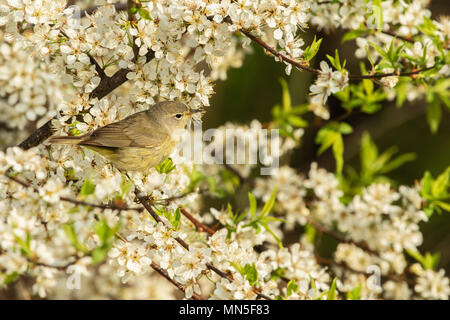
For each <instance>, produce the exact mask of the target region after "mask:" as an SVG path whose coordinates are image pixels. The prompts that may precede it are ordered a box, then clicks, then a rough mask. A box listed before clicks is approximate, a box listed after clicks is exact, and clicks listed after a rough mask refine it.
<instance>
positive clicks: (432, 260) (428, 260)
mask: <svg viewBox="0 0 450 320" xmlns="http://www.w3.org/2000/svg"><path fill="white" fill-rule="evenodd" d="M406 252H407V253H408V254H409V255H410V256H411V257H412V258H414V259H415V260H416V261H417V262H419V263H420V264H421V265H422V266H423V267H424V268H425V269H427V270H433V269H435V268H436V267H437V266H438V264H439V258H440V255H439V253H435V254H431V253H429V252H427V253H426V254H425V256H423V255H422V254H421V253H420V252H419V251H414V250H410V249H406Z"/></svg>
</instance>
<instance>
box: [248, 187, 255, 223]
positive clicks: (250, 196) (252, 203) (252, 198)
mask: <svg viewBox="0 0 450 320" xmlns="http://www.w3.org/2000/svg"><path fill="white" fill-rule="evenodd" d="M248 201H249V203H250V213H251V218H250V220H251V221H253V218H254V217H255V214H256V199H255V196H254V195H253V194H251V193H250V192H249V193H248Z"/></svg>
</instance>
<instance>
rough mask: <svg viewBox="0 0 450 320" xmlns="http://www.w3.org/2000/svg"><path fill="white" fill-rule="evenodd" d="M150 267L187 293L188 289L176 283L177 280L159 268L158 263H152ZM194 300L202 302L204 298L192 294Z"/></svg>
mask: <svg viewBox="0 0 450 320" xmlns="http://www.w3.org/2000/svg"><path fill="white" fill-rule="evenodd" d="M150 266H151V267H152V268H153V270H155V271H156V272H158V273H159V274H160V275H162V276H163V277H164V278H166V279H167V280H168V281H170V282H171V283H172V284H173V285H174V286H175V287H177V288H178V289H180V290H181V291H182V292H184V293H186V288H185V287H184V286H183V285H182V284H181V283H179V282H178V281H176V280H175V279H172V278H171V277H170V276H169V274H168V273H167V272H166V271H165V270H163V269H161V267H160V266H158V265H157V264H156V263H154V262H152V263H151V264H150ZM192 299H194V300H202V298H200V297H199V296H198V295H197V294H196V293H193V294H192Z"/></svg>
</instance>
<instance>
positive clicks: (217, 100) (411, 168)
mask: <svg viewBox="0 0 450 320" xmlns="http://www.w3.org/2000/svg"><path fill="white" fill-rule="evenodd" d="M430 9H431V10H432V12H433V18H438V17H439V16H440V15H449V14H450V3H449V2H448V0H434V1H432V2H431V5H430ZM344 32H345V31H343V30H336V31H335V32H334V33H333V34H328V35H327V34H322V33H320V32H317V30H314V29H309V30H308V31H307V32H306V33H305V35H304V39H305V43H307V44H309V43H310V42H311V41H312V38H313V37H314V35H316V36H317V37H318V38H324V39H323V42H322V48H321V50H320V51H319V53H318V54H317V56H316V58H315V60H313V61H312V62H311V64H312V65H315V67H317V65H318V63H319V62H320V61H321V60H325V59H326V57H325V55H326V54H331V55H333V53H334V50H335V48H338V49H339V52H340V56H341V59H342V60H343V59H344V58H346V59H347V65H348V68H349V69H350V71H351V72H352V73H359V61H358V60H356V59H355V58H354V50H355V48H356V45H355V43H354V41H349V42H346V43H344V44H341V41H340V40H341V36H342V34H343V33H344ZM323 44H326V45H323ZM253 51H254V53H253V54H251V55H248V56H247V57H246V58H245V61H244V64H243V66H242V68H239V69H231V70H229V72H228V79H227V80H226V81H218V82H217V83H216V85H215V91H216V92H217V93H216V94H215V95H214V97H213V99H212V101H211V108H213V109H214V112H207V113H206V115H205V117H204V124H203V126H204V129H207V128H211V127H217V126H220V125H222V124H224V123H225V122H228V121H231V122H234V123H248V122H249V121H250V120H252V119H258V120H259V121H261V122H268V121H270V120H271V108H272V107H273V106H274V105H275V104H277V103H279V102H281V85H280V83H279V78H280V77H284V78H285V79H286V80H287V81H288V83H289V89H290V93H291V99H292V103H293V105H297V104H301V103H304V102H306V97H307V94H308V88H309V85H310V84H311V81H312V80H313V77H312V76H311V74H308V73H305V72H299V71H296V70H294V69H293V71H292V73H291V75H290V76H289V77H287V76H286V74H285V73H284V65H283V64H280V63H277V62H275V61H274V59H273V58H272V57H269V56H267V55H265V54H264V52H263V50H262V49H261V48H260V47H257V46H253ZM329 105H330V111H331V117H332V118H333V117H336V116H339V115H340V114H341V113H343V109H342V108H340V107H339V102H338V101H337V100H336V99H333V98H331V99H330V100H329ZM443 109H445V107H444V108H443ZM448 111H449V110H448V109H445V110H443V117H442V122H441V125H440V127H439V131H438V132H437V133H436V134H432V133H431V132H430V130H429V127H428V124H427V122H426V115H425V112H426V102H425V101H424V100H416V101H414V102H412V103H405V105H403V107H402V108H397V107H396V106H395V102H394V103H390V102H386V103H385V104H384V105H383V109H382V110H381V111H379V112H378V113H376V114H375V115H363V114H359V115H354V116H351V117H350V118H348V120H346V121H347V122H348V123H349V124H351V125H352V126H353V128H354V132H353V133H352V134H351V135H348V136H346V137H345V153H344V158H345V162H346V164H349V165H352V166H354V167H358V164H359V148H360V137H361V133H362V132H364V131H368V132H369V133H370V135H371V137H372V139H373V140H374V141H375V143H376V144H377V146H378V149H379V151H384V150H385V149H387V148H388V147H390V146H392V145H396V146H398V148H399V152H400V153H406V152H414V153H416V155H417V159H416V160H414V161H413V162H409V163H407V164H405V165H403V166H402V167H400V168H399V169H397V170H395V171H393V172H392V173H391V174H390V175H389V177H391V178H392V179H394V180H396V181H398V182H399V183H400V184H406V185H412V184H413V183H414V182H415V181H416V180H420V179H421V178H422V176H423V174H424V172H425V171H426V170H429V171H431V173H432V174H433V176H436V175H437V174H439V173H441V172H443V171H444V170H445V169H446V168H447V167H448V166H449V165H450V112H448ZM314 137H315V131H311V129H308V130H307V132H306V133H305V135H304V137H303V139H302V145H301V147H300V148H299V149H298V150H296V151H295V153H294V155H293V157H292V160H291V165H292V166H293V167H295V168H298V169H299V170H301V171H303V172H307V170H308V168H309V166H310V163H311V162H312V161H317V162H318V163H319V165H320V166H321V167H324V168H327V169H329V170H331V171H332V170H334V160H333V157H332V155H331V152H329V151H327V152H325V153H324V154H322V155H321V156H319V157H318V156H316V153H317V149H318V148H317V145H315V144H314ZM421 228H422V231H423V233H424V239H425V240H424V243H423V245H422V247H421V252H422V253H425V252H426V251H430V252H436V251H438V252H440V254H441V259H440V264H439V267H441V268H445V269H446V272H447V274H449V273H450V212H444V213H443V214H441V215H438V214H435V215H433V216H432V217H431V220H430V221H429V222H428V223H425V224H423V225H422V226H421Z"/></svg>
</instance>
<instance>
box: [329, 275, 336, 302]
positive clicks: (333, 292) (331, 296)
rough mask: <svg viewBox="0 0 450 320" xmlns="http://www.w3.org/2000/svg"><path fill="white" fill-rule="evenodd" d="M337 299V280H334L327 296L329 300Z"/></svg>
mask: <svg viewBox="0 0 450 320" xmlns="http://www.w3.org/2000/svg"><path fill="white" fill-rule="evenodd" d="M335 299H336V278H334V279H333V282H332V283H331V287H330V290H329V291H328V294H327V300H335Z"/></svg>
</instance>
